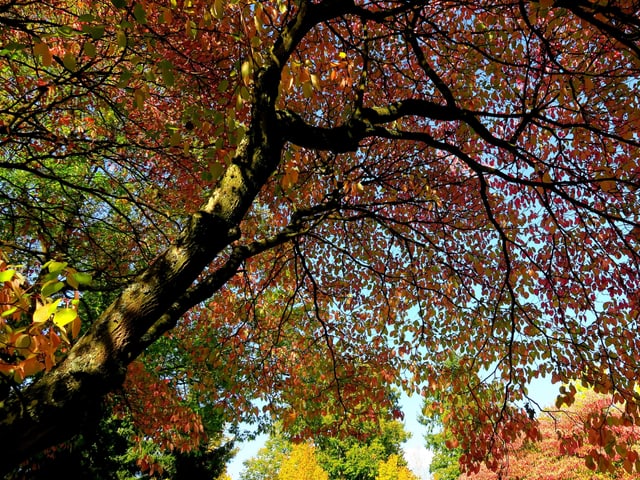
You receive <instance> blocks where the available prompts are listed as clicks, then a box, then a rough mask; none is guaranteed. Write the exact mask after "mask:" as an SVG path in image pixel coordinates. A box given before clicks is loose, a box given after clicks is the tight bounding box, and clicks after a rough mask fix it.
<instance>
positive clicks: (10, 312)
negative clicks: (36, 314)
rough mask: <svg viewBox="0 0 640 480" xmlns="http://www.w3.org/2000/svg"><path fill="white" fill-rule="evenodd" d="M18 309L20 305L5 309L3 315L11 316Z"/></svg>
mask: <svg viewBox="0 0 640 480" xmlns="http://www.w3.org/2000/svg"><path fill="white" fill-rule="evenodd" d="M16 310H18V307H11V308H10V309H9V310H5V311H4V312H2V315H1V316H2V317H9V316H10V315H13V313H14V312H15V311H16Z"/></svg>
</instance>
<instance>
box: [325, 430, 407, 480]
mask: <svg viewBox="0 0 640 480" xmlns="http://www.w3.org/2000/svg"><path fill="white" fill-rule="evenodd" d="M357 430H358V436H345V435H341V436H339V435H336V436H330V437H316V439H315V442H316V446H317V452H316V455H317V457H318V462H319V463H320V465H322V467H323V468H324V469H325V470H326V471H327V472H328V473H329V477H330V478H332V479H334V480H375V479H376V478H377V476H378V475H379V468H380V465H381V464H382V463H385V462H388V461H389V460H390V459H391V458H392V457H396V464H397V463H398V459H400V460H399V462H400V467H403V466H406V464H405V463H403V462H404V458H403V457H402V444H403V443H404V442H405V441H406V440H408V438H409V436H410V434H409V433H407V432H406V431H405V429H404V427H403V425H402V423H401V422H399V421H392V422H389V421H384V420H381V421H380V422H364V423H362V424H361V425H359V427H358V428H357Z"/></svg>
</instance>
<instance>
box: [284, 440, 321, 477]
mask: <svg viewBox="0 0 640 480" xmlns="http://www.w3.org/2000/svg"><path fill="white" fill-rule="evenodd" d="M314 452H315V448H314V447H313V445H311V444H309V443H298V444H296V445H293V447H292V448H291V453H290V454H289V456H288V457H287V458H285V460H284V461H283V462H282V465H281V466H280V471H279V472H278V480H295V479H300V480H329V475H328V474H327V472H325V471H324V470H323V469H322V467H321V466H320V465H319V464H318V461H317V459H316V456H315V454H314Z"/></svg>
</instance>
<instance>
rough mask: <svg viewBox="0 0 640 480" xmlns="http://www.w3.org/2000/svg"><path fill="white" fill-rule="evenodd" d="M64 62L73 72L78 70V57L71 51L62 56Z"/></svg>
mask: <svg viewBox="0 0 640 480" xmlns="http://www.w3.org/2000/svg"><path fill="white" fill-rule="evenodd" d="M62 64H63V65H64V66H65V68H66V69H67V70H70V71H72V72H75V71H76V68H77V67H78V64H77V63H76V57H75V56H74V55H73V53H71V52H66V53H65V54H64V57H62Z"/></svg>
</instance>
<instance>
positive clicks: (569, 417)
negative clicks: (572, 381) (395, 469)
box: [460, 391, 640, 480]
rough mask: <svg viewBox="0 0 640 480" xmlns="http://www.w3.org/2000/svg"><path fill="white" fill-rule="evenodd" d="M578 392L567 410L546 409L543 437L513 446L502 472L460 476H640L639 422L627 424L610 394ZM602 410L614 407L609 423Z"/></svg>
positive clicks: (550, 478)
mask: <svg viewBox="0 0 640 480" xmlns="http://www.w3.org/2000/svg"><path fill="white" fill-rule="evenodd" d="M578 396H579V398H578V399H577V400H576V403H574V404H573V405H572V406H571V408H569V409H568V410H567V411H565V412H560V411H553V412H551V411H550V412H547V413H542V414H541V418H540V439H539V441H534V442H532V441H527V440H525V441H518V442H516V443H515V444H513V445H511V446H510V447H511V448H512V453H511V454H510V455H509V462H508V464H506V465H505V466H504V468H503V469H502V471H501V472H498V473H496V472H490V471H488V470H487V469H486V468H483V469H481V471H480V472H479V473H477V474H475V475H462V476H461V477H460V478H468V479H469V480H472V479H473V480H481V479H485V480H489V479H498V478H503V479H512V478H513V479H516V478H517V479H542V480H555V479H566V478H574V479H589V480H593V479H605V478H616V479H636V478H640V476H639V474H638V473H637V470H635V466H634V463H635V462H636V461H637V460H638V458H639V457H638V455H639V453H640V450H639V447H640V430H638V427H637V426H633V425H628V424H627V425H625V422H624V420H623V418H624V415H623V414H622V408H621V406H620V405H615V404H612V403H611V398H610V397H607V396H605V395H598V394H595V393H593V392H588V391H582V392H581V393H579V394H578ZM603 410H612V411H613V414H612V415H611V416H610V417H609V418H610V420H609V422H608V423H606V424H602V423H600V418H601V414H602V411H603ZM585 431H586V432H587V433H586V434H585ZM619 445H624V448H620V447H619ZM585 459H586V462H585Z"/></svg>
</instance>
